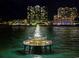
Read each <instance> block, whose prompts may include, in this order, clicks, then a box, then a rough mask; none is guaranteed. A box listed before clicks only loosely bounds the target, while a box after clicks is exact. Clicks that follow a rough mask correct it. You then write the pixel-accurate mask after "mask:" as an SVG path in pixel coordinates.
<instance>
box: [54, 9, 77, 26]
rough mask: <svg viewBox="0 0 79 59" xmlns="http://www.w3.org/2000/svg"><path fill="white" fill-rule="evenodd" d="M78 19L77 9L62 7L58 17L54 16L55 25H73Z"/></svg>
mask: <svg viewBox="0 0 79 59" xmlns="http://www.w3.org/2000/svg"><path fill="white" fill-rule="evenodd" d="M76 17H77V9H76V8H75V7H73V8H69V7H64V8H63V7H60V8H59V9H58V12H57V15H55V16H54V21H53V24H54V25H73V24H74V19H75V18H76Z"/></svg>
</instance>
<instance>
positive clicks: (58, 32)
mask: <svg viewBox="0 0 79 59" xmlns="http://www.w3.org/2000/svg"><path fill="white" fill-rule="evenodd" d="M35 28H36V27H34V26H33V27H32V26H30V27H27V26H22V27H18V26H17V27H9V28H1V29H0V49H1V50H3V49H9V48H22V47H23V44H22V42H23V41H24V40H26V39H29V38H32V37H33V35H34V31H35ZM40 31H41V35H42V36H43V37H47V39H49V40H53V45H52V49H53V50H54V51H56V52H63V51H69V50H71V51H75V52H78V51H79V27H64V26H60V27H57V26H56V27H55V26H54V27H53V26H52V27H45V26H41V29H40Z"/></svg>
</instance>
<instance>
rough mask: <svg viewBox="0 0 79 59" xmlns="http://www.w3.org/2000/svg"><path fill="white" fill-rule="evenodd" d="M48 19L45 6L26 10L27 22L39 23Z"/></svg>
mask: <svg viewBox="0 0 79 59" xmlns="http://www.w3.org/2000/svg"><path fill="white" fill-rule="evenodd" d="M47 19H48V13H47V9H46V7H45V6H42V7H41V6H39V5H36V6H28V8H27V20H28V21H29V22H30V23H31V22H33V23H34V22H35V23H38V22H41V21H46V20H47Z"/></svg>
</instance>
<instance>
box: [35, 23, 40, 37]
mask: <svg viewBox="0 0 79 59" xmlns="http://www.w3.org/2000/svg"><path fill="white" fill-rule="evenodd" d="M34 37H37V38H39V37H41V33H40V26H39V25H38V24H37V26H36V30H35V34H34Z"/></svg>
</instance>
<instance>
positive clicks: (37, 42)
mask: <svg viewBox="0 0 79 59" xmlns="http://www.w3.org/2000/svg"><path fill="white" fill-rule="evenodd" d="M23 44H24V50H26V46H29V51H31V47H32V48H33V49H32V52H34V53H42V49H43V47H44V50H46V48H47V47H49V50H51V45H52V40H47V38H46V37H42V34H41V31H40V26H39V24H37V25H36V29H35V32H34V36H33V38H31V39H28V40H25V41H23ZM29 53H30V52H29Z"/></svg>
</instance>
